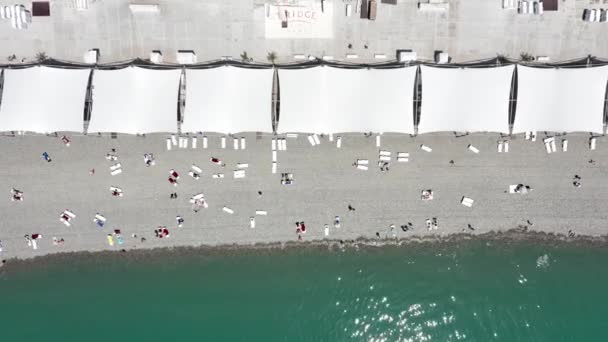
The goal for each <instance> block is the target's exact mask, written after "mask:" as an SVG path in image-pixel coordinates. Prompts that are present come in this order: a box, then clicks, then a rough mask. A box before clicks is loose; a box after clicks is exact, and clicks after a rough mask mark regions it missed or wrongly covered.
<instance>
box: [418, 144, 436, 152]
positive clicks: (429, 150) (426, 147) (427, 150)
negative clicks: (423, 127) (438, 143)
mask: <svg viewBox="0 0 608 342" xmlns="http://www.w3.org/2000/svg"><path fill="white" fill-rule="evenodd" d="M420 149H421V150H423V151H424V152H433V149H432V148H430V147H428V146H426V145H420Z"/></svg>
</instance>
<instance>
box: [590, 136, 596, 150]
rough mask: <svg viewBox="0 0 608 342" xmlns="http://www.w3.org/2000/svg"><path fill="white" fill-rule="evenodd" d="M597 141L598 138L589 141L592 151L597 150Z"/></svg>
mask: <svg viewBox="0 0 608 342" xmlns="http://www.w3.org/2000/svg"><path fill="white" fill-rule="evenodd" d="M595 141H596V138H591V139H589V149H591V150H592V151H593V150H595Z"/></svg>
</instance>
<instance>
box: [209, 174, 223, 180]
mask: <svg viewBox="0 0 608 342" xmlns="http://www.w3.org/2000/svg"><path fill="white" fill-rule="evenodd" d="M211 177H213V178H215V179H220V178H224V174H223V173H214V174H213V176H211Z"/></svg>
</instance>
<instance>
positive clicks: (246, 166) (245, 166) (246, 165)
mask: <svg viewBox="0 0 608 342" xmlns="http://www.w3.org/2000/svg"><path fill="white" fill-rule="evenodd" d="M236 167H237V168H239V169H246V168H248V167H249V164H247V163H237V164H236Z"/></svg>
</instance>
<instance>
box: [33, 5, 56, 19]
mask: <svg viewBox="0 0 608 342" xmlns="http://www.w3.org/2000/svg"><path fill="white" fill-rule="evenodd" d="M32 16H33V17H50V16H51V5H50V3H49V2H48V1H33V2H32Z"/></svg>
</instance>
